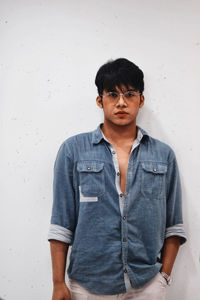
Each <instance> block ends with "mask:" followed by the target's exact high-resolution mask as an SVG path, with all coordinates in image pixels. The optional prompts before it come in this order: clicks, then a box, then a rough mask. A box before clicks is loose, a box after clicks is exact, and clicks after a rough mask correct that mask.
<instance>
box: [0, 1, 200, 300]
mask: <svg viewBox="0 0 200 300" xmlns="http://www.w3.org/2000/svg"><path fill="white" fill-rule="evenodd" d="M199 17H200V2H199V1H195V0H190V1H186V0H182V1H181V0H180V1H179V0H177V1H174V0H169V1H161V0H157V1H156V0H148V1H145V0H140V1H129V0H123V1H121V0H112V1H109V0H101V1H92V0H85V1H74V0H73V1H64V0H55V1H47V0H41V1H39V0H34V1H29V0H26V1H25V0H21V1H20V0H19V1H17V0H13V1H11V0H5V1H2V0H0V43H1V46H0V72H1V75H0V76H1V77H0V86H1V88H0V115H1V119H0V120H1V156H0V168H1V179H0V185H1V187H0V188H1V207H0V231H1V232H0V298H3V299H6V300H13V299H15V300H25V299H29V300H35V299H39V300H49V299H51V293H52V281H51V260H50V251H49V242H48V241H47V234H48V229H49V223H50V215H51V207H52V181H53V164H54V161H55V157H56V154H57V151H58V148H59V146H60V145H61V143H62V142H63V141H64V140H65V139H66V138H68V137H69V136H71V135H74V134H77V133H80V132H85V131H91V130H94V129H95V128H96V127H97V126H98V124H99V123H100V122H102V121H103V112H102V111H101V109H99V108H98V107H97V105H96V96H97V90H96V87H95V84H94V78H95V75H96V72H97V70H98V68H99V67H100V66H101V65H102V64H103V63H105V62H106V61H108V60H109V59H111V58H112V59H116V58H118V57H125V58H128V59H129V60H131V61H133V62H135V63H136V64H137V65H138V66H139V67H140V68H142V70H143V71H144V74H145V93H144V95H145V99H146V100H145V105H144V107H143V108H142V109H141V110H140V113H139V116H138V119H137V123H138V125H140V126H141V127H142V128H144V129H145V130H146V131H147V132H148V133H149V134H151V135H152V136H153V137H155V138H158V139H160V140H162V141H164V142H166V143H168V144H169V145H170V146H171V147H172V148H173V149H174V151H175V153H176V156H177V161H178V164H179V169H180V175H181V181H182V190H183V220H184V227H185V231H186V234H187V237H188V241H187V242H186V244H184V245H183V247H181V248H180V250H179V253H178V256H177V258H176V261H175V264H174V268H173V271H172V276H173V279H174V281H173V284H172V286H171V287H170V288H169V289H168V294H167V300H169V299H170V300H179V299H181V300H191V299H194V300H196V299H197V298H198V295H199V293H200V238H199V232H200V225H199V223H200V222H199V220H200V204H199V192H200V182H199V170H200V159H199V148H200V142H199V125H200V122H199V119H200V117H199V108H200V104H199V78H200V29H199V28H200V21H199Z"/></svg>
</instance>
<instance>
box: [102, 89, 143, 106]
mask: <svg viewBox="0 0 200 300" xmlns="http://www.w3.org/2000/svg"><path fill="white" fill-rule="evenodd" d="M121 95H122V97H123V99H125V100H126V101H127V102H132V101H134V100H135V99H136V98H137V97H138V96H139V95H141V93H140V92H136V91H126V92H125V93H118V92H114V91H113V92H108V93H106V94H104V95H101V96H102V97H104V98H107V99H108V100H109V101H112V102H113V103H116V102H117V101H118V100H119V99H120V96H121Z"/></svg>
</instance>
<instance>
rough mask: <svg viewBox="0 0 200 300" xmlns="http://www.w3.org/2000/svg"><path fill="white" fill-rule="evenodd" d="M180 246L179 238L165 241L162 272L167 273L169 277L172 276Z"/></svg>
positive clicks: (174, 237) (170, 238) (169, 238)
mask: <svg viewBox="0 0 200 300" xmlns="http://www.w3.org/2000/svg"><path fill="white" fill-rule="evenodd" d="M179 246H180V238H179V237H178V236H171V237H168V238H167V239H165V242H164V246H163V248H162V252H161V262H162V268H161V271H163V272H165V273H166V274H168V275H170V274H171V271H172V268H173V264H174V261H175V259H176V256H177V253H178V249H179Z"/></svg>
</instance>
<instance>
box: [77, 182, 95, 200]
mask: <svg viewBox="0 0 200 300" xmlns="http://www.w3.org/2000/svg"><path fill="white" fill-rule="evenodd" d="M79 193H80V202H97V201H98V197H85V196H83V194H82V192H81V186H80V185H79Z"/></svg>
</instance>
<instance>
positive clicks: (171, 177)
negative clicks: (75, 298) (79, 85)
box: [48, 123, 187, 295]
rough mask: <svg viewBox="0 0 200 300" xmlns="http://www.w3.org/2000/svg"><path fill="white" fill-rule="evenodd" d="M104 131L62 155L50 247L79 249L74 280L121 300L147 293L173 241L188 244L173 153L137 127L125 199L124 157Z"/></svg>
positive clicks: (73, 259)
mask: <svg viewBox="0 0 200 300" xmlns="http://www.w3.org/2000/svg"><path fill="white" fill-rule="evenodd" d="M101 126H102V123H101V124H99V125H98V127H97V129H95V130H94V131H90V132H86V133H81V134H77V135H74V136H71V137H69V138H68V139H66V140H65V141H64V142H63V143H62V144H61V146H60V148H59V150H58V153H57V157H56V160H55V164H54V180H53V207H52V216H51V224H50V228H49V233H48V240H51V239H55V240H58V241H62V242H65V243H68V244H70V245H71V246H72V248H71V254H70V263H69V267H68V269H67V274H68V277H69V278H71V279H73V280H75V281H76V282H78V283H79V284H80V285H82V286H83V287H84V288H86V289H88V290H89V291H90V292H93V293H96V294H107V295H114V294H119V293H125V292H127V291H128V290H129V289H130V288H131V286H132V287H134V288H135V289H139V288H141V287H143V286H144V285H145V284H146V283H147V282H148V281H150V280H151V279H152V278H153V277H154V276H155V275H156V274H157V273H158V272H159V271H160V269H161V267H162V263H161V259H160V254H161V250H162V247H163V244H164V240H165V239H166V238H167V237H169V236H179V237H180V242H181V245H182V244H183V243H185V242H186V241H187V237H186V234H185V231H184V227H183V219H182V198H181V183H180V177H179V170H178V165H177V161H176V157H175V153H174V151H173V150H172V148H171V147H170V146H169V145H167V144H165V143H163V142H161V141H159V140H158V139H155V138H153V137H151V136H150V135H149V134H148V133H147V132H146V131H145V130H143V129H142V128H141V127H139V126H136V129H137V138H136V139H135V141H134V142H133V145H132V149H131V152H130V156H129V162H128V168H127V176H126V189H125V195H123V193H122V191H121V187H120V169H119V162H118V158H117V153H116V150H115V149H114V147H113V145H112V144H111V143H110V142H109V141H108V140H107V139H106V137H105V136H104V134H103V132H102V130H101Z"/></svg>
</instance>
